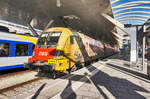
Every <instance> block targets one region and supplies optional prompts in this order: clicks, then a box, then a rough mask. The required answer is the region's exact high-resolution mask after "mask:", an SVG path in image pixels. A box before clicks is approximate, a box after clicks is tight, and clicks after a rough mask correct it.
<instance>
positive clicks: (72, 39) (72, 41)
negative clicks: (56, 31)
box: [70, 36, 74, 44]
mask: <svg viewBox="0 0 150 99" xmlns="http://www.w3.org/2000/svg"><path fill="white" fill-rule="evenodd" d="M70 44H74V37H73V36H70Z"/></svg>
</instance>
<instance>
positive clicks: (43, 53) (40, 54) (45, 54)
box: [39, 52, 48, 56]
mask: <svg viewBox="0 0 150 99" xmlns="http://www.w3.org/2000/svg"><path fill="white" fill-rule="evenodd" d="M47 55H48V52H39V56H47Z"/></svg>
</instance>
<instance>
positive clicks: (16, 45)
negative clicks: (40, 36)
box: [0, 32, 37, 71]
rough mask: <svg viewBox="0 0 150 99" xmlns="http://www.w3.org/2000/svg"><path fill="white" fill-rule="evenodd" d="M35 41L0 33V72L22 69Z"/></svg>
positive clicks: (23, 36)
mask: <svg viewBox="0 0 150 99" xmlns="http://www.w3.org/2000/svg"><path fill="white" fill-rule="evenodd" d="M36 41H37V38H35V37H30V36H25V35H19V34H11V33H7V32H0V71H1V70H7V69H13V68H20V67H23V66H24V63H26V62H28V58H29V57H31V56H32V52H33V49H34V45H35V43H36Z"/></svg>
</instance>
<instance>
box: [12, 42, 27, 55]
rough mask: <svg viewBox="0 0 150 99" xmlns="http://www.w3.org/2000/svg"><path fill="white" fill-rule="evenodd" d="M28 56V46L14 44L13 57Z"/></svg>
mask: <svg viewBox="0 0 150 99" xmlns="http://www.w3.org/2000/svg"><path fill="white" fill-rule="evenodd" d="M28 55H29V47H28V44H16V46H15V56H28Z"/></svg>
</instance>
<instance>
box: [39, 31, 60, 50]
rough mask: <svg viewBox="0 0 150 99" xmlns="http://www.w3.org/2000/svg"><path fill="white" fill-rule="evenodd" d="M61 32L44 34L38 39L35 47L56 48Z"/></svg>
mask: <svg viewBox="0 0 150 99" xmlns="http://www.w3.org/2000/svg"><path fill="white" fill-rule="evenodd" d="M60 35H61V32H45V33H42V35H41V36H40V37H39V39H38V43H37V45H44V46H48V47H56V45H57V43H58V40H59V37H60Z"/></svg>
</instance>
